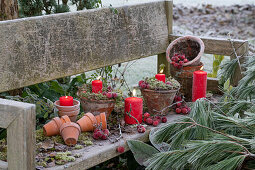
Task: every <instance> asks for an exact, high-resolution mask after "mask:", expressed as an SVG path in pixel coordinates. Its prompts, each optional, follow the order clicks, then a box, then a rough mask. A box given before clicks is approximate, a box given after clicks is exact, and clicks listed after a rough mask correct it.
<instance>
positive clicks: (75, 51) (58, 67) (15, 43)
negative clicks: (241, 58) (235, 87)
mask: <svg viewBox="0 0 255 170" xmlns="http://www.w3.org/2000/svg"><path fill="white" fill-rule="evenodd" d="M116 9H117V10H118V13H117V14H116V13H114V12H113V11H112V10H111V9H109V8H101V9H94V10H86V11H79V12H71V13H63V14H54V15H47V16H39V17H31V18H23V19H16V20H9V21H2V22H0V58H1V60H0V80H1V81H0V92H5V91H9V90H13V89H17V88H21V87H25V86H29V85H33V84H37V83H41V82H46V81H49V80H53V79H57V78H61V77H65V76H71V75H76V74H79V73H83V72H86V71H90V70H94V69H97V68H101V67H105V66H109V65H114V64H118V63H123V62H127V61H131V60H136V59H139V58H143V57H147V56H152V55H158V65H159V64H161V63H164V64H165V65H167V69H166V70H165V73H166V74H169V64H168V63H167V61H166V58H165V50H166V48H167V46H168V45H169V42H170V41H171V40H173V39H175V38H177V37H178V36H177V35H172V25H173V23H172V18H173V17H172V15H173V12H172V10H173V3H172V1H158V2H151V3H145V4H139V5H130V6H122V7H117V8H116ZM202 40H203V41H204V43H205V47H206V48H205V53H209V54H222V55H231V54H232V46H231V44H230V43H229V41H228V40H227V39H215V38H202ZM234 46H235V47H236V48H238V51H237V53H238V55H242V54H244V53H246V52H247V49H248V48H247V47H248V43H247V42H246V41H241V40H234ZM238 74H240V73H237V75H238ZM236 77H237V78H238V76H236ZM239 78H240V77H239ZM208 82H209V83H208V89H217V80H211V79H210V80H209V81H208ZM35 115H36V112H35V105H33V104H28V103H21V102H16V101H11V100H5V99H0V127H1V128H7V144H8V152H7V161H8V164H7V163H6V162H3V161H0V169H7V166H8V169H10V170H31V169H35V163H34V160H35V125H36V123H35V122H36V119H35ZM133 138H134V139H140V140H143V141H148V132H146V133H145V134H144V135H140V136H133ZM121 144H122V145H125V146H126V143H125V142H124V141H122V142H121ZM126 148H127V147H126ZM126 150H128V148H127V149H126ZM88 154H89V153H88V152H86V151H84V153H83V155H88ZM117 155H118V154H117V153H116V151H115V147H111V148H109V149H108V150H106V151H104V152H96V153H94V154H92V153H91V156H90V158H89V159H87V158H86V157H85V156H84V157H82V158H80V159H79V160H77V161H76V162H74V163H72V164H70V166H69V164H68V165H67V168H68V167H69V169H77V168H78V169H87V168H89V167H92V166H95V165H97V164H99V163H101V162H103V161H106V160H108V159H111V158H113V157H115V156H117ZM95 159H96V160H97V161H95ZM93 160H94V161H93ZM55 168H56V169H62V168H64V166H60V167H59V166H56V167H55ZM65 168H66V166H65Z"/></svg>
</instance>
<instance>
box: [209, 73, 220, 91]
mask: <svg viewBox="0 0 255 170" xmlns="http://www.w3.org/2000/svg"><path fill="white" fill-rule="evenodd" d="M207 91H211V92H213V93H217V94H221V93H222V92H221V91H220V89H219V79H218V78H212V77H207Z"/></svg>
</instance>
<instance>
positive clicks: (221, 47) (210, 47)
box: [169, 34, 248, 56]
mask: <svg viewBox="0 0 255 170" xmlns="http://www.w3.org/2000/svg"><path fill="white" fill-rule="evenodd" d="M179 37H181V35H171V34H170V35H169V40H170V41H173V40H175V39H176V38H179ZM199 38H201V39H202V41H203V42H204V44H205V53H207V54H218V55H225V56H231V55H232V54H233V48H232V45H231V43H230V41H229V40H228V39H226V38H212V37H199ZM232 41H233V44H234V47H235V49H237V55H239V56H241V55H244V54H245V53H247V50H248V48H247V43H248V41H246V40H235V39H234V40H232Z"/></svg>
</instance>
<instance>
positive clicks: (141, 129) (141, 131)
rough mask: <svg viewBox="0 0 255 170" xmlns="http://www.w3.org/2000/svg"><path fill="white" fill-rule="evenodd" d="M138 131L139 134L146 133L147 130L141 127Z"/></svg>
mask: <svg viewBox="0 0 255 170" xmlns="http://www.w3.org/2000/svg"><path fill="white" fill-rule="evenodd" d="M137 131H138V132H139V133H144V132H145V131H146V129H145V127H144V126H141V125H140V126H139V127H138V128H137Z"/></svg>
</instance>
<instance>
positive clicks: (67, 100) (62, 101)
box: [59, 96, 73, 106]
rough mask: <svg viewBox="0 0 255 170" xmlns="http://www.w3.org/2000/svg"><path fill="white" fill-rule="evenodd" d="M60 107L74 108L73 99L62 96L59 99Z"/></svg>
mask: <svg viewBox="0 0 255 170" xmlns="http://www.w3.org/2000/svg"><path fill="white" fill-rule="evenodd" d="M59 105H60V106H73V97H72V96H62V97H60V98H59Z"/></svg>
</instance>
